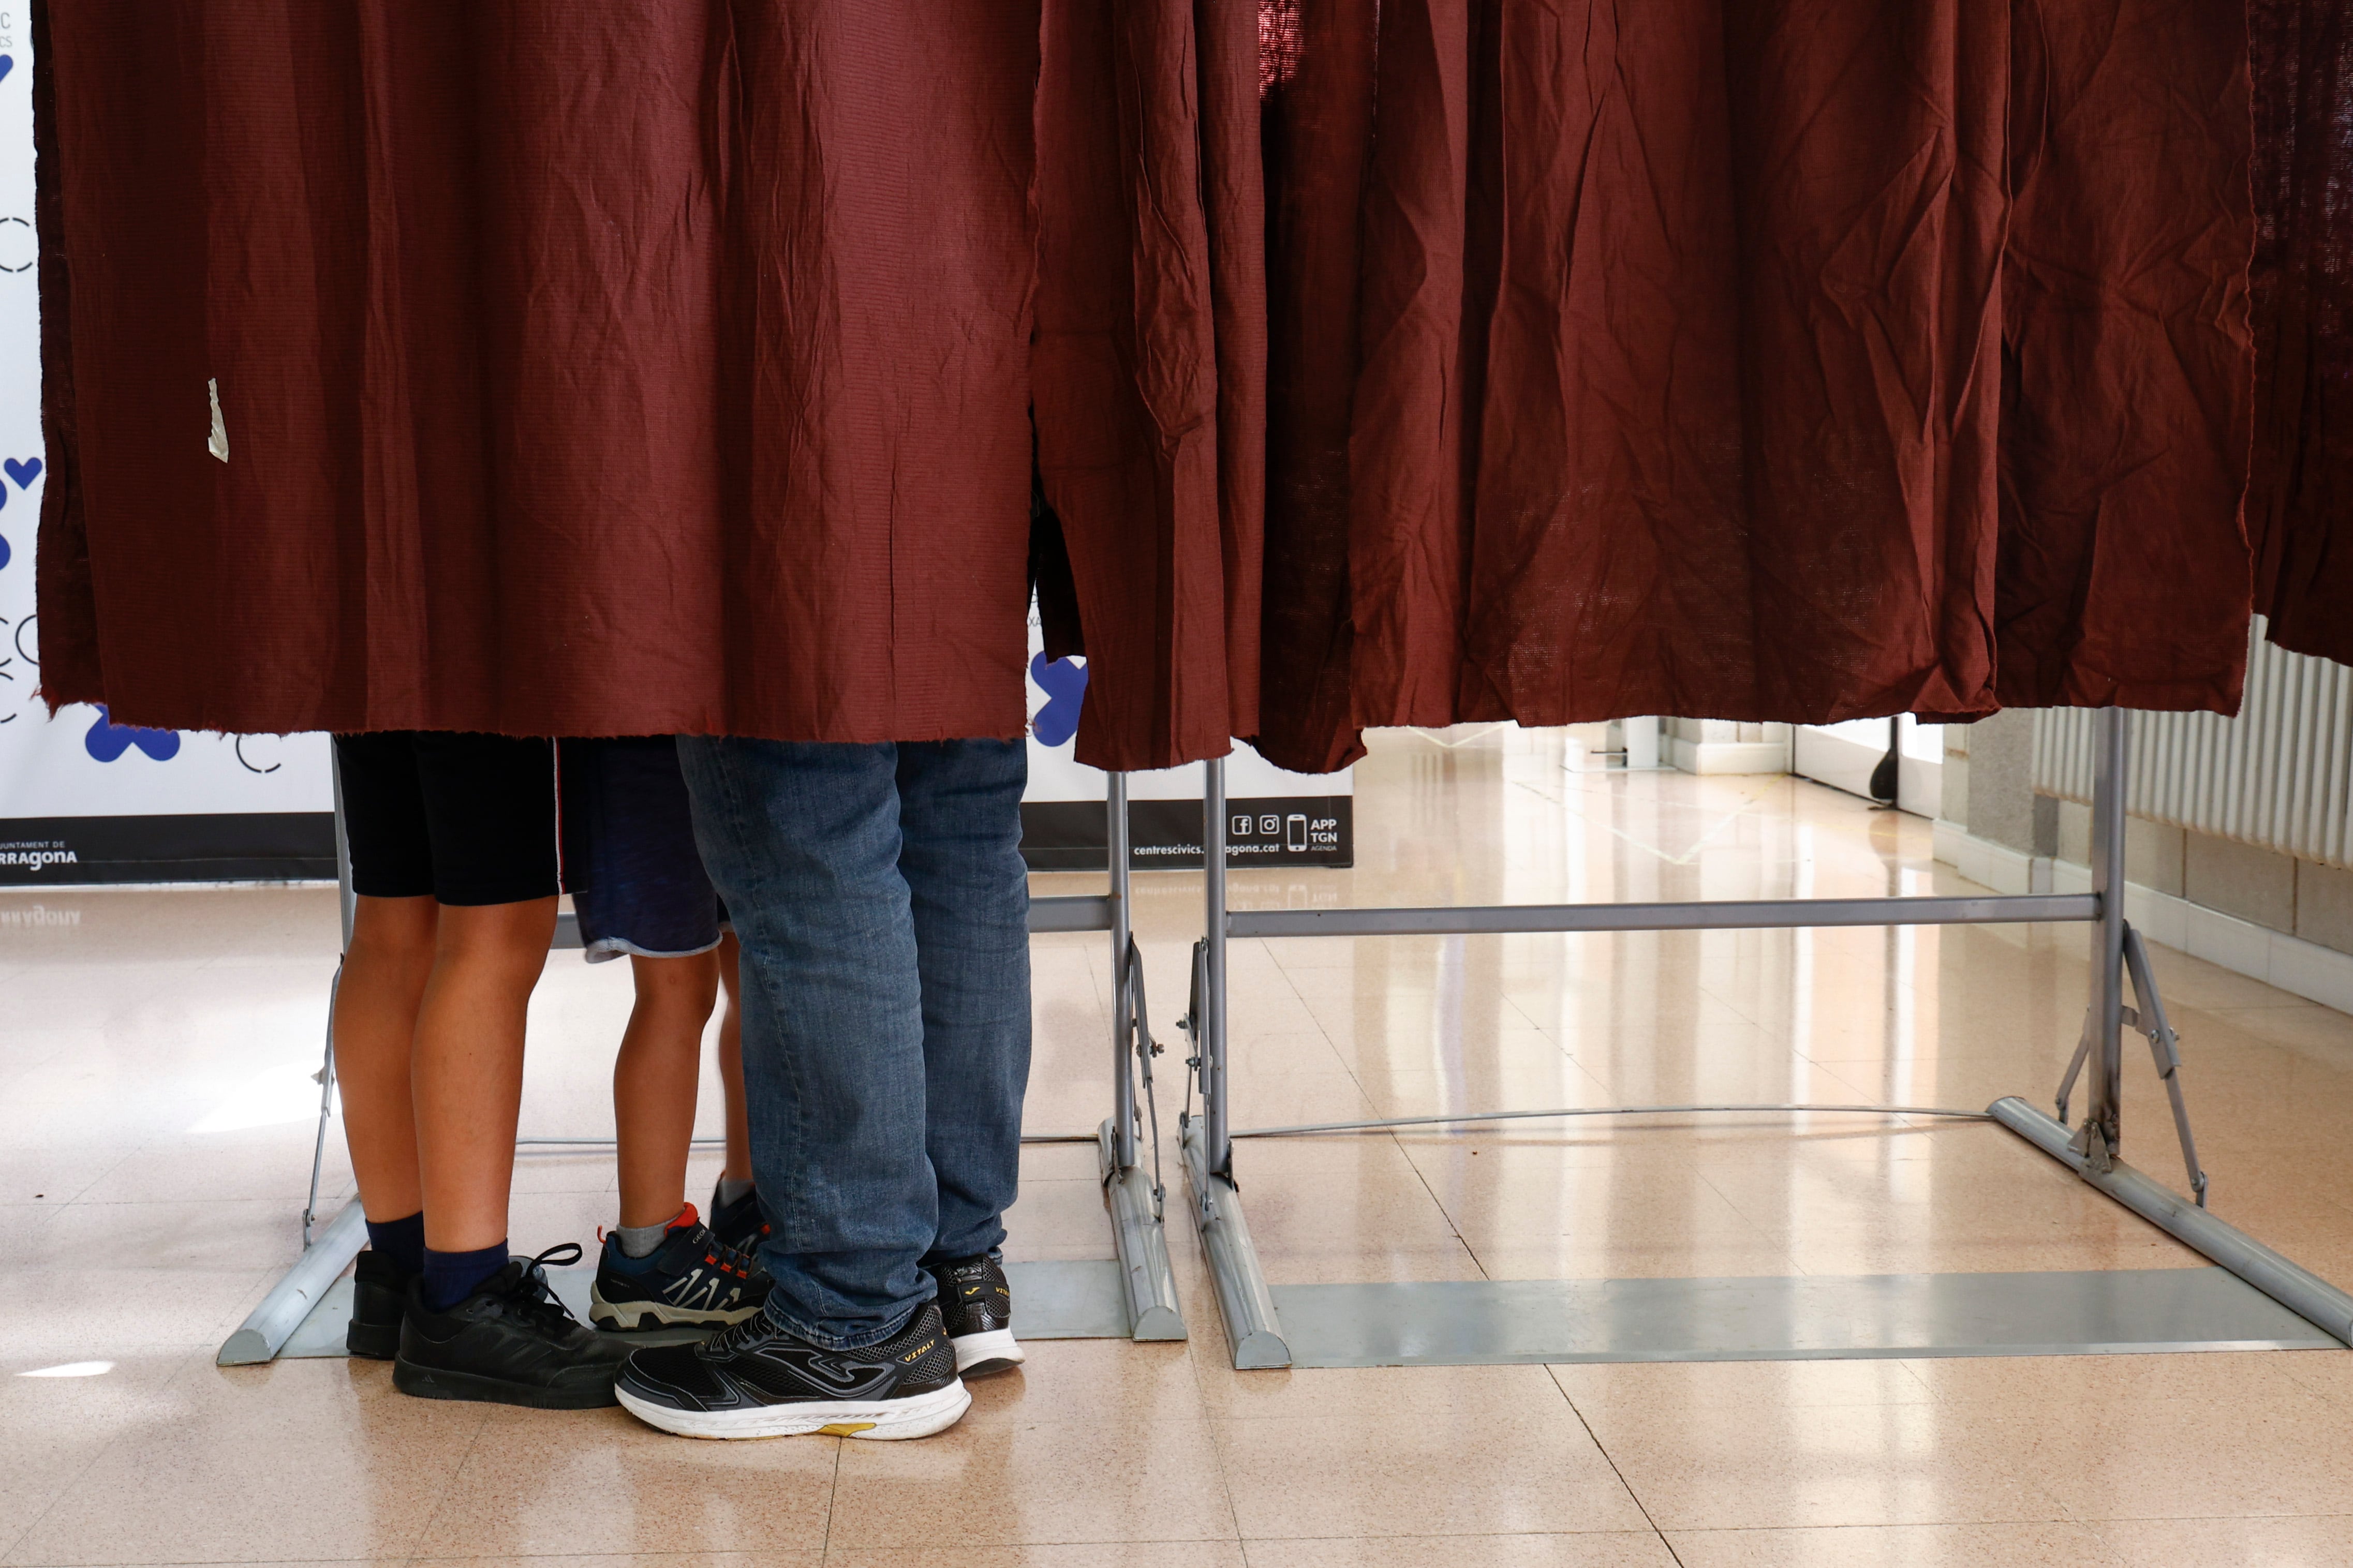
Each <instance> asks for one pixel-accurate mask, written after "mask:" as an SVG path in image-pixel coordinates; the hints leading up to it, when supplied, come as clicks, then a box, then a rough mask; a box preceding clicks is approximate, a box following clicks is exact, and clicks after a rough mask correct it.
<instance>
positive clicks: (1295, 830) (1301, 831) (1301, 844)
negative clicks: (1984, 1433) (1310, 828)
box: [1282, 811, 1307, 855]
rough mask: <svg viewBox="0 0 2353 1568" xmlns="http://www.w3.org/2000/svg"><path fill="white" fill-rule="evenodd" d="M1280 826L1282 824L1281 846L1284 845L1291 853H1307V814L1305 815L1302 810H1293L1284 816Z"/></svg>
mask: <svg viewBox="0 0 2353 1568" xmlns="http://www.w3.org/2000/svg"><path fill="white" fill-rule="evenodd" d="M1282 826H1283V847H1284V848H1286V849H1288V850H1290V851H1291V852H1292V853H1293V855H1304V854H1306V853H1307V816H1306V814H1305V813H1304V812H1298V811H1294V812H1293V813H1292V814H1291V815H1290V816H1287V817H1285V818H1284V819H1283V823H1282Z"/></svg>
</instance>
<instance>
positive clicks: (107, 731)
mask: <svg viewBox="0 0 2353 1568" xmlns="http://www.w3.org/2000/svg"><path fill="white" fill-rule="evenodd" d="M81 744H82V749H83V750H84V751H86V752H89V753H90V755H91V756H93V757H95V758H97V759H98V760H99V761H100V762H101V763H112V762H119V761H121V757H122V753H123V752H127V751H129V750H130V749H131V748H132V747H133V746H136V747H138V748H139V749H140V750H141V751H142V752H146V753H147V755H148V756H149V757H151V758H152V759H153V760H154V761H156V762H159V763H168V762H170V761H171V760H172V759H173V758H174V757H176V756H178V755H179V754H180V732H179V731H177V730H142V729H140V728H139V727H138V726H137V725H135V724H117V723H116V722H114V721H113V720H112V719H111V717H109V716H108V714H107V711H106V710H105V709H104V708H102V707H101V708H100V710H98V721H97V722H96V723H94V724H92V725H91V726H90V733H89V734H87V735H84V736H83V737H82V738H81Z"/></svg>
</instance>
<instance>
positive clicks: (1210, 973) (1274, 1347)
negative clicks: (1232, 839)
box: [1183, 759, 1291, 1372]
mask: <svg viewBox="0 0 2353 1568" xmlns="http://www.w3.org/2000/svg"><path fill="white" fill-rule="evenodd" d="M1205 765H1206V767H1207V769H1208V783H1207V787H1206V788H1205V789H1204V791H1203V794H1202V801H1201V849H1202V858H1203V869H1204V871H1205V872H1206V879H1207V881H1208V907H1207V914H1208V934H1207V935H1206V936H1205V937H1204V938H1203V939H1202V943H1201V950H1200V958H1199V962H1198V963H1197V964H1196V965H1195V986H1194V998H1193V1012H1192V1017H1191V1020H1190V1022H1191V1030H1190V1032H1191V1035H1192V1038H1193V1049H1194V1055H1195V1059H1196V1060H1197V1061H1198V1063H1199V1064H1200V1076H1201V1100H1202V1109H1203V1114H1202V1117H1201V1119H1200V1120H1199V1121H1194V1120H1193V1119H1192V1118H1190V1117H1189V1116H1188V1117H1187V1119H1186V1121H1185V1128H1184V1135H1183V1145H1184V1157H1185V1179H1186V1183H1187V1185H1188V1186H1190V1187H1191V1188H1192V1191H1193V1220H1194V1224H1195V1225H1196V1226H1198V1227H1199V1229H1200V1233H1201V1250H1202V1252H1203V1254H1204V1255H1205V1256H1206V1257H1207V1258H1208V1265H1209V1281H1210V1283H1211V1285H1213V1286H1214V1287H1215V1288H1216V1289H1217V1294H1218V1310H1219V1313H1220V1314H1221V1315H1222V1316H1223V1317H1224V1319H1225V1323H1226V1340H1227V1342H1228V1343H1229V1344H1230V1345H1231V1346H1232V1347H1233V1356H1234V1366H1235V1368H1236V1370H1238V1371H1244V1372H1248V1371H1252V1370H1258V1369H1262V1368H1271V1367H1283V1366H1289V1365H1290V1364H1291V1346H1290V1345H1289V1344H1288V1343H1287V1342H1285V1341H1284V1340H1283V1337H1282V1322H1281V1321H1280V1320H1279V1319H1278V1318H1277V1317H1276V1316H1275V1310H1274V1293H1273V1291H1272V1290H1271V1289H1268V1287H1267V1282H1266V1271H1265V1269H1263V1268H1261V1267H1260V1266H1259V1260H1258V1248H1257V1247H1254V1246H1252V1245H1251V1243H1250V1226H1249V1224H1248V1223H1247V1222H1246V1221H1245V1220H1244V1219H1243V1218H1242V1205H1241V1197H1240V1191H1239V1189H1238V1188H1237V1187H1236V1185H1235V1183H1234V1146H1233V1138H1232V1135H1231V1128H1232V1123H1231V1121H1230V1120H1229V1116H1228V1107H1229V1096H1228V1092H1227V1082H1226V1062H1227V1056H1226V1047H1227V1032H1226V1001H1227V995H1226V935H1227V928H1226V764H1225V763H1224V761H1223V760H1222V759H1212V760H1211V761H1210V762H1208V763H1207V764H1205Z"/></svg>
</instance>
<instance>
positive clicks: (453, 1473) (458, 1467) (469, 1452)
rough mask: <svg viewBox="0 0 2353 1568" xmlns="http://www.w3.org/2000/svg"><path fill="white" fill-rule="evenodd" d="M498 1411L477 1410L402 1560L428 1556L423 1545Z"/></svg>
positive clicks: (487, 1407)
mask: <svg viewBox="0 0 2353 1568" xmlns="http://www.w3.org/2000/svg"><path fill="white" fill-rule="evenodd" d="M385 1382H386V1384H389V1383H390V1382H391V1379H390V1377H389V1375H387V1376H386V1378H385ZM393 1397H396V1398H404V1399H405V1398H407V1397H409V1396H408V1395H406V1394H400V1393H398V1392H397V1391H395V1392H394V1394H393ZM500 1409H501V1406H498V1405H480V1406H478V1407H477V1410H478V1415H477V1416H476V1419H475V1422H474V1429H473V1430H472V1431H471V1432H470V1433H468V1434H467V1435H466V1447H465V1448H464V1450H463V1451H462V1452H461V1453H459V1456H458V1462H457V1463H456V1464H454V1465H452V1466H450V1467H449V1473H448V1479H446V1480H444V1482H443V1483H442V1485H441V1487H440V1489H439V1490H438V1492H437V1493H436V1494H435V1496H434V1499H433V1505H432V1507H430V1508H428V1509H427V1510H425V1511H424V1514H423V1516H422V1517H421V1518H419V1519H418V1520H417V1524H416V1526H415V1528H414V1530H413V1531H411V1533H410V1535H409V1539H408V1545H407V1549H406V1551H404V1552H402V1553H401V1555H402V1556H403V1557H406V1558H410V1559H415V1558H417V1557H425V1556H430V1555H431V1553H429V1552H426V1551H425V1550H424V1546H425V1542H426V1541H427V1539H429V1538H430V1536H431V1534H432V1531H433V1527H434V1526H435V1525H436V1524H438V1523H439V1522H440V1521H441V1516H442V1514H443V1513H445V1512H447V1511H448V1508H449V1505H450V1500H451V1499H452V1498H453V1497H455V1496H456V1494H457V1491H458V1483H459V1481H461V1480H463V1479H465V1475H466V1468H467V1467H468V1466H469V1465H470V1464H472V1463H473V1462H474V1454H475V1451H476V1450H477V1449H479V1448H480V1447H481V1445H482V1434H484V1433H485V1432H488V1431H489V1430H490V1429H491V1425H492V1424H493V1423H494V1422H495V1420H496V1419H497V1416H498V1413H499V1410H500Z"/></svg>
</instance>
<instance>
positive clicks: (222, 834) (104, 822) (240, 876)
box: [0, 811, 335, 888]
mask: <svg viewBox="0 0 2353 1568" xmlns="http://www.w3.org/2000/svg"><path fill="white" fill-rule="evenodd" d="M334 879H335V818H334V816H333V814H332V813H331V812H324V811H303V812H269V813H248V814H240V815H223V816H49V817H16V818H12V819H9V820H6V821H0V888H38V887H69V886H73V885H75V884H81V885H85V886H86V885H88V884H90V883H94V882H95V883H121V882H280V881H286V882H301V881H328V882H332V881H333V880H334Z"/></svg>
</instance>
